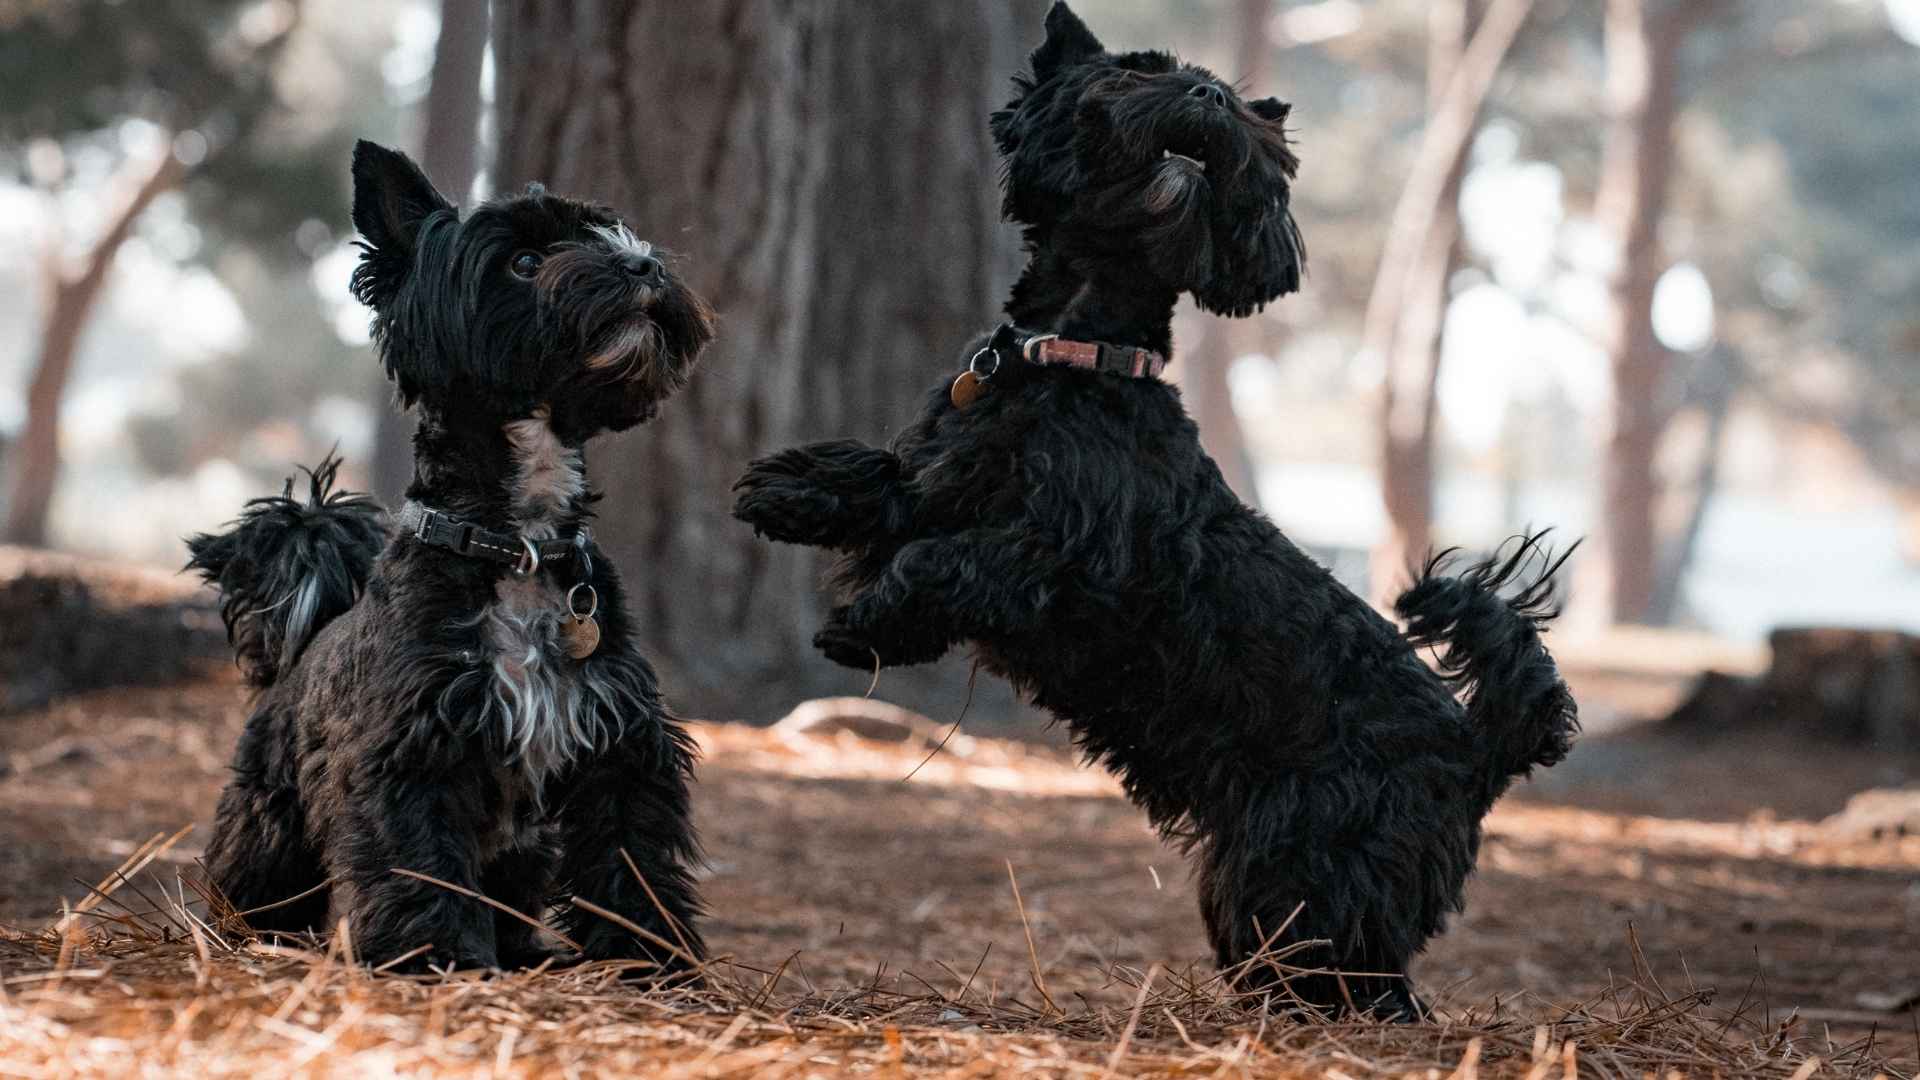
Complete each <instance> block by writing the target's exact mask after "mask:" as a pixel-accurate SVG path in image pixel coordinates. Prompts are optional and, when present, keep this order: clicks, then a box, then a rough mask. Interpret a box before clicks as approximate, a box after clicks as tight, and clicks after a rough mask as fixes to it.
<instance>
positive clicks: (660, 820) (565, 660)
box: [189, 142, 713, 977]
mask: <svg viewBox="0 0 1920 1080" xmlns="http://www.w3.org/2000/svg"><path fill="white" fill-rule="evenodd" d="M353 181H354V196H353V221H354V225H355V226H356V227H357V228H358V229H359V231H360V233H361V235H362V237H363V238H364V242H363V245H362V246H363V247H364V248H365V253H364V255H363V256H362V259H361V262H360V265H359V267H358V268H357V269H356V270H355V272H354V277H353V286H354V291H355V293H356V294H357V295H358V296H359V297H360V298H361V299H362V300H363V301H364V302H366V303H367V304H368V305H369V306H370V307H372V308H373V310H374V313H375V321H374V336H375V338H376V340H377V341H378V343H379V346H380V352H381V355H382V357H383V358H384V360H385V363H386V367H387V371H388V373H389V375H391V376H392V377H393V378H394V380H395V381H396V382H397V384H398V386H399V392H400V396H401V399H402V401H403V402H404V403H405V404H407V405H410V406H412V405H417V406H418V409H419V414H420V426H419V432H418V434H417V435H416V436H415V439H414V455H415V461H414V478H413V482H412V484H411V486H410V487H408V489H407V503H406V505H405V506H404V507H403V508H402V509H401V511H400V512H399V514H398V515H397V520H396V521H395V522H394V524H395V525H396V526H397V527H395V528H393V529H392V530H391V531H392V535H391V537H390V538H389V536H388V532H389V529H388V522H387V520H386V518H385V516H384V515H383V514H381V513H380V511H379V508H378V507H377V506H375V505H374V504H373V503H372V502H371V501H370V500H368V499H366V498H364V497H357V496H351V495H344V494H332V493H330V492H329V488H330V487H331V484H332V480H333V471H334V465H335V464H336V463H334V462H328V463H326V464H324V465H323V466H322V467H321V468H319V469H316V470H314V472H313V475H312V485H311V486H312V492H311V497H310V498H309V499H308V500H307V501H305V502H302V501H300V500H298V499H295V498H294V497H293V491H292V487H291V483H289V488H288V492H287V494H286V496H283V497H281V498H277V499H260V500H255V501H254V502H253V503H252V504H250V505H249V507H248V509H247V512H246V514H245V516H244V517H243V518H242V519H241V521H240V522H239V523H237V524H236V525H235V526H234V527H233V528H232V529H231V530H229V531H227V532H225V533H221V534H217V535H206V536H199V537H195V538H194V539H193V540H192V541H190V545H191V548H192V552H193V560H192V562H191V563H190V564H189V566H190V567H192V568H195V569H198V570H199V571H200V572H201V573H202V574H204V575H205V576H206V578H207V579H208V580H209V581H211V582H213V583H214V584H216V585H218V586H219V588H220V590H221V594H222V598H221V603H222V607H223V614H224V616H225V618H226V621H227V627H228V633H229V636H230V637H232V639H233V641H234V644H235V649H236V651H237V652H238V654H239V658H240V662H241V665H242V667H243V668H244V669H245V670H246V673H247V675H248V677H249V679H250V681H251V682H252V683H253V684H254V685H255V686H257V687H259V688H260V694H259V698H258V700H257V702H256V704H255V706H254V712H253V715H252V717H251V718H250V719H249V720H248V722H247V728H246V732H245V734H244V735H243V736H242V737H241V740H240V747H239V750H238V752H237V754H236V756H235V759H234V766H233V767H234V776H233V779H232V781H231V782H230V783H229V784H228V785H227V789H226V791H225V792H224V793H223V794H222V795H221V797H220V805H219V811H218V817H217V818H216V820H215V822H214V831H213V838H212V840H211V842H210V843H209V845H208V848H207V854H206V863H207V869H208V871H209V874H210V876H211V878H212V880H213V882H214V883H215V884H216V885H217V886H218V887H219V888H220V890H221V891H222V892H223V893H224V894H225V896H226V898H227V900H228V901H229V902H231V903H232V904H233V906H234V907H235V908H236V909H237V910H240V911H242V912H248V913H249V914H247V915H246V918H247V920H248V922H249V923H251V924H252V925H253V926H254V927H255V928H256V929H261V930H304V929H309V928H313V929H328V930H330V929H332V928H333V927H334V926H335V925H336V923H337V922H338V921H339V920H342V919H344V920H345V921H346V923H347V925H348V927H349V929H350V933H351V937H352V945H353V949H354V951H355V953H356V954H357V955H358V957H359V958H360V959H362V960H364V961H366V962H369V963H373V964H384V963H387V962H390V961H399V962H401V963H403V964H405V965H406V966H410V967H413V968H420V967H425V966H428V965H431V966H435V967H458V968H472V967H479V968H485V967H500V966H507V967H511V966H518V965H526V964H531V963H535V962H537V961H539V960H540V959H542V958H543V957H545V956H546V955H548V952H549V950H548V949H547V948H546V942H544V941H543V940H542V937H543V935H542V934H541V933H540V931H538V930H536V929H535V928H534V927H533V926H530V925H528V923H527V922H525V921H523V920H522V919H517V918H513V917H510V916H507V915H505V914H501V913H499V912H496V911H495V910H494V909H492V908H490V907H488V906H486V905H484V904H482V903H480V902H479V901H477V900H474V899H472V898H471V897H470V895H467V894H463V893H462V892H459V891H455V890H456V889H457V890H470V891H477V892H479V893H481V894H483V895H485V896H488V897H491V898H492V899H494V900H497V901H500V902H502V903H504V904H506V905H508V906H509V907H512V908H513V909H515V910H517V911H518V912H520V913H521V914H522V915H524V916H526V917H527V918H528V919H532V920H536V921H537V920H539V919H541V918H542V916H543V914H544V913H545V911H546V909H547V906H548V904H549V903H550V902H553V901H558V900H563V899H565V898H567V897H569V896H574V895H577V896H579V897H582V898H584V899H586V900H588V901H589V902H591V903H594V904H596V905H598V906H600V907H603V908H605V909H608V910H610V911H612V912H613V913H614V914H615V916H616V917H617V918H619V919H623V920H625V921H626V922H627V923H629V924H631V925H635V926H638V927H640V928H641V930H642V931H643V932H644V933H643V934H635V933H633V932H631V931H630V930H629V929H626V928H623V927H622V926H621V925H617V924H616V922H614V921H611V920H608V919H606V918H604V917H602V916H600V915H598V914H595V913H591V912H589V911H587V910H585V909H583V908H581V907H578V906H574V905H564V906H563V907H562V908H561V913H560V915H559V929H560V930H561V931H562V932H563V933H564V934H565V935H567V939H569V940H571V941H572V942H573V943H574V944H576V945H578V946H579V949H580V953H581V954H582V957H583V958H586V959H633V960H639V961H645V962H648V963H643V964H641V965H638V966H636V968H635V969H633V971H634V973H635V974H639V975H641V976H643V977H647V976H658V975H664V974H667V973H670V972H674V971H677V970H681V969H684V968H686V967H688V966H690V965H691V964H692V963H693V962H695V961H696V960H697V959H698V958H699V957H700V956H701V953H702V944H701V938H700V934H699V931H698V928H697V927H696V926H695V918H696V916H697V915H698V914H699V902H698V900H697V898H696V896H695V889H694V882H693V878H692V877H691V875H690V873H689V870H688V867H689V864H690V862H691V861H692V860H693V859H694V858H695V857H696V845H695V840H694V833H693V827H692V824H691V822H690V821H689V818H688V782H689V779H690V776H691V772H692V748H691V746H690V745H689V742H688V738H687V735H686V733H685V731H684V730H683V729H682V728H681V726H680V725H679V723H678V722H677V721H675V720H674V719H673V717H671V716H670V715H669V714H668V713H667V711H666V709H665V708H664V707H663V706H662V704H661V701H660V695H659V691H658V689H657V688H656V686H655V682H654V674H653V669H652V668H651V667H650V666H649V665H648V664H647V661H646V660H645V659H644V658H643V657H642V656H641V655H640V653H639V652H638V651H637V649H636V648H635V646H634V643H633V640H632V638H631V636H630V633H629V627H628V622H627V617H626V613H625V610H624V608H623V606H622V603H621V589H620V581H619V576H618V575H617V574H616V573H615V571H614V569H613V566H612V565H611V564H610V563H609V562H608V561H607V559H606V558H604V557H603V556H602V554H601V552H600V549H599V548H598V547H597V546H596V545H595V544H593V543H592V541H591V538H590V537H589V536H588V533H587V530H586V528H585V521H586V518H587V516H588V512H589V505H590V503H591V501H592V499H593V498H594V496H593V495H592V493H591V492H590V491H589V490H588V488H587V486H586V481H585V478H584V473H583V469H584V460H583V457H582V448H583V446H584V445H585V443H586V442H587V440H588V439H590V438H592V437H593V436H595V435H598V434H600V433H602V432H605V431H610V430H612V431H617V430H622V429H625V428H628V427H631V426H633V425H634V424H636V423H639V422H640V421H642V420H644V419H646V418H648V417H649V416H651V415H653V413H654V411H655V409H656V408H657V407H658V405H659V403H660V401H661V400H662V399H664V398H665V397H666V396H667V395H669V394H670V393H672V392H673V390H675V389H676V388H678V387H679V386H680V384H681V383H682V381H683V380H684V379H685V378H686V375H687V373H688V371H689V369H690V368H691V366H692V364H693V362H694V360H695V358H696V357H697V356H698V354H699V353H700V351H701V349H702V348H703V347H704V346H705V345H706V343H707V341H708V340H709V339H710V337H711V336H712V332H713V331H712V316H711V314H710V312H709V310H708V308H707V306H706V305H705V304H704V303H703V302H702V301H701V299H700V298H699V297H698V296H696V295H695V294H694V293H693V292H692V291H691V290H689V289H688V288H686V287H685V286H684V285H682V284H681V283H680V282H679V280H678V279H677V278H676V277H675V276H674V275H673V273H672V272H671V271H670V270H669V269H668V267H667V266H666V264H665V263H664V262H663V261H662V260H661V258H660V257H659V256H658V255H657V254H656V253H654V252H653V250H652V249H651V248H650V247H649V245H647V244H646V243H645V242H644V241H641V240H638V239H636V238H635V237H634V236H633V234H632V233H631V232H629V231H628V230H627V228H626V226H625V225H623V224H622V223H621V222H620V220H619V218H617V217H616V216H615V215H614V214H613V213H612V212H610V211H608V210H606V209H605V208H602V207H598V206H593V205H590V204H587V203H581V202H576V201H574V200H571V199H563V198H559V197H557V196H554V195H551V194H548V193H547V192H545V191H544V190H543V189H541V188H540V187H539V186H538V185H533V186H531V187H530V188H528V190H527V191H526V192H525V193H523V194H517V195H512V196H506V197H502V198H498V199H495V200H493V201H492V202H489V203H486V204H484V205H482V206H480V207H478V208H477V209H475V210H474V211H473V212H472V213H470V214H468V215H467V216H466V217H465V218H462V217H460V216H459V214H458V213H457V212H456V211H455V209H454V208H453V207H452V206H451V205H450V204H449V203H448V202H447V201H446V200H445V199H443V198H442V197H441V196H440V194H439V193H438V192H436V191H435V190H434V189H433V186H432V185H431V184H430V183H429V182H428V180H427V178H426V176H425V175H424V174H422V173H421V172H420V170H419V169H418V168H417V167H415V166H414V164H413V163H412V162H411V161H409V160H407V158H406V157H405V156H403V155H401V154H398V153H395V152H393V151H391V150H386V149H382V148H381V147H378V146H374V145H373V144H371V143H366V142H362V143H360V144H359V145H358V146H357V147H356V148H355V150H354V156H353ZM629 860H631V861H629ZM414 875H424V877H425V878H433V879H437V880H435V881H428V880H424V879H423V877H422V876H414ZM323 885H325V886H328V887H325V888H323V887H322V886H323ZM449 885H451V886H453V887H454V888H452V889H450V888H448V886H449Z"/></svg>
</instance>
